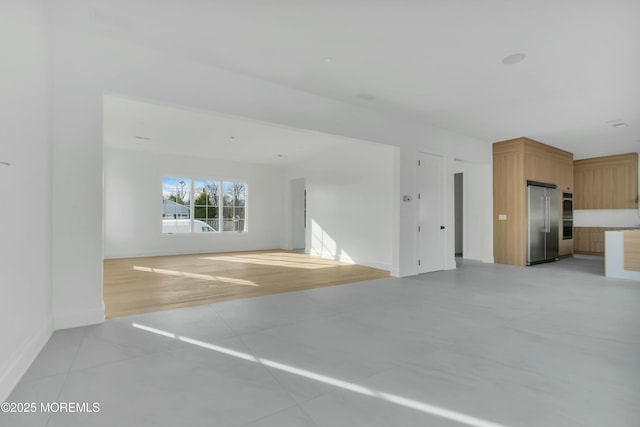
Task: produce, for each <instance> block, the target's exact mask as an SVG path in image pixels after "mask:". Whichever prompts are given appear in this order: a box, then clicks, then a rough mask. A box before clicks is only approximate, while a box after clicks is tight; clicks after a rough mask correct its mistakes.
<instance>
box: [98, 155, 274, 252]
mask: <svg viewBox="0 0 640 427" xmlns="http://www.w3.org/2000/svg"><path fill="white" fill-rule="evenodd" d="M163 176H180V177H183V176H186V177H193V178H223V179H224V178H228V179H237V180H242V181H244V182H246V183H247V188H248V191H247V194H248V203H247V206H248V209H247V212H248V217H247V226H248V230H249V231H248V232H246V233H200V234H185V235H166V234H165V235H163V234H162V233H161V212H162V204H161V200H162V197H161V191H162V186H161V184H162V177H163ZM283 189H284V185H283V170H282V167H276V166H266V165H255V164H249V163H238V162H230V161H224V160H215V159H206V158H198V157H187V156H176V155H170V154H162V153H152V152H143V151H133V150H122V149H116V148H110V147H106V148H105V152H104V194H105V200H104V203H105V214H104V220H105V222H104V224H105V228H104V230H105V231H104V244H105V247H104V254H105V258H124V257H136V256H151V255H167V254H180V253H199V252H222V251H241V250H257V249H271V248H281V247H282V246H283V224H284V219H283V213H282V206H283V204H284V202H283V200H284V199H283V197H284V190H283Z"/></svg>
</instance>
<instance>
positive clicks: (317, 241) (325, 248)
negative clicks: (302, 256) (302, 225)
mask: <svg viewBox="0 0 640 427" xmlns="http://www.w3.org/2000/svg"><path fill="white" fill-rule="evenodd" d="M309 253H310V254H311V255H317V256H320V257H323V258H331V259H335V260H339V261H344V262H350V263H354V260H353V259H352V258H351V257H350V256H349V254H348V253H347V252H346V251H345V250H344V249H341V248H340V246H339V245H338V243H337V242H336V241H335V240H334V239H333V238H332V237H331V235H329V233H327V232H326V231H325V230H324V229H323V228H322V227H321V226H320V224H318V223H317V222H316V221H315V220H314V219H312V220H311V248H310V249H309Z"/></svg>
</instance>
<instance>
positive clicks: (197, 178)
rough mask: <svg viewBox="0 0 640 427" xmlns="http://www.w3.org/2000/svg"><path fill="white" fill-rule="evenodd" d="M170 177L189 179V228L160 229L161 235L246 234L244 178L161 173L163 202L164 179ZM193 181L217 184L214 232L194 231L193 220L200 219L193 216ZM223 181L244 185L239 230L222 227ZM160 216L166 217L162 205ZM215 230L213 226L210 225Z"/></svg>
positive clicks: (246, 193)
mask: <svg viewBox="0 0 640 427" xmlns="http://www.w3.org/2000/svg"><path fill="white" fill-rule="evenodd" d="M167 178H170V179H177V178H181V179H184V180H187V179H188V180H189V218H185V219H188V220H189V222H190V227H189V228H190V230H189V231H184V232H164V230H162V229H161V230H162V235H163V236H185V235H187V236H190V235H194V234H202V235H216V234H221V233H225V234H230V233H238V234H246V233H248V232H249V227H248V224H249V221H248V215H247V212H248V206H249V203H248V201H249V184H248V182H247V180H246V179H240V178H220V177H215V178H211V177H207V178H204V177H200V176H194V175H190V174H165V175H162V181H161V189H162V190H163V195H162V198H163V202H164V180H165V179H167ZM195 181H209V182H212V181H215V182H217V184H218V188H219V190H218V195H217V208H218V218H216V221H217V225H218V229H217V230H216V231H215V232H211V233H196V232H195V231H194V228H195V221H201V219H199V218H195V208H196V204H195V199H196V198H197V196H198V195H197V194H195ZM225 183H232V184H236V183H241V184H243V185H244V206H242V208H243V209H244V216H243V218H242V219H241V220H239V221H242V223H243V228H242V230H240V231H237V230H225V229H224V223H225V218H224V208H225V206H224V197H223V192H224V184H225ZM183 206H187V205H183ZM233 208H234V212H235V208H236V206H235V205H234V206H233ZM161 214H162V215H161V217H162V221H164V220H165V219H166V218H165V217H164V207H162V211H161ZM173 219H176V220H178V219H182V218H173ZM212 228H214V230H215V227H212Z"/></svg>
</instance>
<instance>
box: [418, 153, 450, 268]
mask: <svg viewBox="0 0 640 427" xmlns="http://www.w3.org/2000/svg"><path fill="white" fill-rule="evenodd" d="M443 160H444V159H443V158H442V156H437V155H434V154H427V153H418V273H427V272H430V271H438V270H444V235H445V229H444V185H443V182H444V180H443V171H444V161H443Z"/></svg>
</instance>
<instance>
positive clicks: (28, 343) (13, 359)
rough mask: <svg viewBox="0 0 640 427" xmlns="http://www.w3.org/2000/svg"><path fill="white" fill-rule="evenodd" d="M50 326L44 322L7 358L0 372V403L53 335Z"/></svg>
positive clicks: (5, 398) (50, 323)
mask: <svg viewBox="0 0 640 427" xmlns="http://www.w3.org/2000/svg"><path fill="white" fill-rule="evenodd" d="M52 324H53V322H52V321H51V320H49V321H48V322H46V324H45V325H43V327H42V328H41V329H40V330H39V331H36V332H35V333H34V334H33V335H31V336H30V337H29V338H27V339H25V340H24V341H23V344H22V345H21V346H19V347H18V348H16V350H15V351H14V352H13V354H12V355H11V356H10V357H9V360H8V361H7V363H6V365H5V367H4V368H5V369H3V370H2V371H3V374H2V375H1V376H0V402H4V401H6V400H7V399H8V398H9V395H10V394H11V392H12V391H13V389H14V388H15V386H16V385H17V384H18V382H19V381H20V379H21V378H22V376H23V375H24V374H25V373H26V372H27V370H28V369H29V367H30V366H31V364H32V363H33V361H34V360H35V359H36V357H38V354H40V351H42V349H43V347H44V346H45V345H46V344H47V342H48V341H49V338H51V334H52V333H53V325H52Z"/></svg>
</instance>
